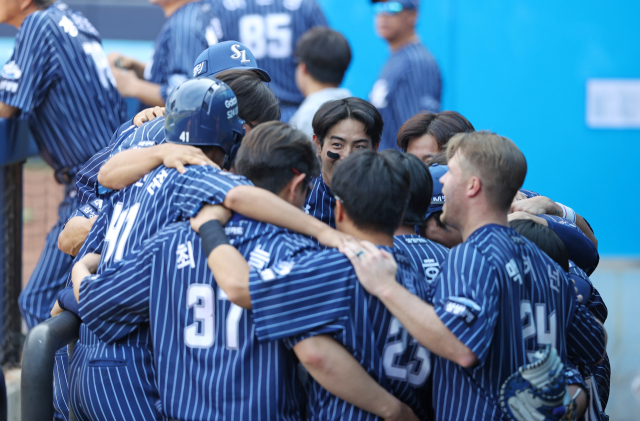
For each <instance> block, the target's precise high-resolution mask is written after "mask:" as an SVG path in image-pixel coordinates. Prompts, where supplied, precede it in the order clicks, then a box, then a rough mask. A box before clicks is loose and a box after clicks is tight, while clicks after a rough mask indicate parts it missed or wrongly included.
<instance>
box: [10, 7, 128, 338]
mask: <svg viewBox="0 0 640 421" xmlns="http://www.w3.org/2000/svg"><path fill="white" fill-rule="evenodd" d="M2 12H3V13H2V15H1V16H2V23H8V24H10V25H13V26H15V27H16V28H17V29H18V34H17V35H16V41H15V46H14V49H13V54H12V55H11V59H10V60H9V62H8V63H7V64H5V65H4V67H3V68H2V71H1V72H0V117H5V118H10V117H18V116H19V118H22V119H26V120H27V121H28V122H29V127H30V129H31V133H32V135H33V137H34V139H35V140H36V143H37V144H38V148H39V149H40V153H41V155H42V156H43V158H44V159H45V161H46V162H47V163H48V164H49V165H51V167H53V169H54V170H55V174H56V180H58V182H59V183H61V184H63V185H64V187H65V198H64V200H63V201H62V203H61V204H60V206H59V208H58V215H59V218H60V219H59V220H58V222H57V223H56V225H55V226H54V227H53V228H52V230H51V231H50V232H49V234H48V235H47V239H46V242H45V246H44V250H43V252H42V255H41V256H40V260H39V261H38V265H37V266H36V268H35V270H34V271H33V274H32V275H31V278H30V279H29V282H28V284H27V286H26V287H25V289H24V291H23V292H22V294H21V295H20V299H19V304H20V310H21V312H22V315H23V317H24V318H25V320H26V322H27V326H28V327H29V328H31V327H33V326H35V325H36V324H38V323H39V322H41V321H43V320H45V319H47V318H48V317H49V311H50V310H51V307H52V305H53V302H54V301H55V294H57V292H58V289H59V288H60V287H61V286H62V284H63V283H64V277H65V274H66V273H67V272H68V271H69V269H70V265H71V259H70V258H69V256H66V255H65V254H63V253H61V252H60V251H59V250H58V247H57V240H58V234H59V233H60V230H61V229H62V224H63V223H64V222H66V220H67V219H68V217H69V215H70V214H71V212H73V211H74V210H75V209H76V208H77V207H78V206H77V200H78V199H77V197H76V196H75V190H74V188H73V183H72V180H73V177H74V176H75V174H76V172H77V171H78V169H79V168H80V167H81V166H82V164H84V162H85V161H86V160H87V159H89V158H91V156H92V155H93V154H95V153H96V152H98V151H99V150H100V149H102V148H104V147H105V146H106V145H107V142H108V140H109V138H110V137H111V135H112V134H113V132H114V131H115V130H116V129H117V128H118V126H119V125H120V124H122V122H123V121H124V120H125V119H126V109H125V104H124V100H123V99H122V97H120V95H119V94H118V92H117V91H116V88H115V82H114V79H113V74H112V73H111V70H110V69H109V63H108V61H107V57H106V55H105V53H104V51H103V50H102V44H101V42H102V41H101V38H100V35H99V34H98V32H97V31H96V30H95V28H94V27H93V26H92V25H91V23H90V22H89V21H88V20H87V19H86V18H85V17H84V16H82V15H81V14H78V13H76V12H74V11H72V10H70V9H69V8H68V7H67V5H66V4H64V3H61V2H55V3H54V2H53V1H47V0H31V1H26V2H23V3H21V7H18V6H15V7H10V5H8V4H7V5H4V6H2ZM96 110H101V112H99V113H97V114H96V113H95V111H96Z"/></svg>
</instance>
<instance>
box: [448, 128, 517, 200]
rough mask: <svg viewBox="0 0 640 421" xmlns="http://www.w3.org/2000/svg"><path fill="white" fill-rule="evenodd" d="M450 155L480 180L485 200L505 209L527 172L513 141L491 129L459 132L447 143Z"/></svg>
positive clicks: (462, 167)
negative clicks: (487, 130) (489, 130)
mask: <svg viewBox="0 0 640 421" xmlns="http://www.w3.org/2000/svg"><path fill="white" fill-rule="evenodd" d="M454 155H455V156H456V157H457V158H458V160H459V163H460V167H461V169H462V170H463V171H464V172H465V173H466V174H467V175H469V176H477V177H478V178H479V179H480V180H481V182H482V188H483V189H484V191H485V197H486V199H487V203H488V204H490V205H491V206H494V207H495V208H496V209H499V210H501V211H508V210H509V209H510V207H511V202H512V201H513V198H514V197H515V195H516V193H517V192H518V189H519V188H520V187H522V184H523V183H524V178H525V176H526V175H527V161H526V159H525V157H524V155H523V154H522V152H521V151H520V149H518V147H517V146H516V144H515V143H513V142H512V141H511V140H509V139H507V138H506V137H504V136H499V135H497V134H495V133H490V132H484V131H482V132H471V133H461V134H457V135H455V136H453V137H452V138H451V140H450V141H449V144H448V145H447V158H448V160H449V161H451V159H452V157H453V156H454Z"/></svg>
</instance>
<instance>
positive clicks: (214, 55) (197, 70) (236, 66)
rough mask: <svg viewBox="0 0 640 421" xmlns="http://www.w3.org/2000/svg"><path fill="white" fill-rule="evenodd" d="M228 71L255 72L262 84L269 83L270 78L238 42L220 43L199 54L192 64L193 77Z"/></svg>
mask: <svg viewBox="0 0 640 421" xmlns="http://www.w3.org/2000/svg"><path fill="white" fill-rule="evenodd" d="M230 69H233V70H255V71H256V72H258V74H259V75H260V78H261V79H262V80H263V81H264V82H271V76H269V73H267V72H266V71H265V70H263V69H261V68H260V67H258V62H257V61H256V58H255V57H254V56H253V53H252V52H251V50H250V49H249V48H247V46H246V45H244V44H241V43H239V42H238V41H224V42H220V43H217V44H214V45H212V46H211V47H209V48H207V49H206V50H204V51H203V52H202V53H200V55H199V56H198V58H197V59H196V61H195V62H194V64H193V77H194V78H195V77H211V76H214V75H215V74H217V73H220V72H222V71H224V70H230Z"/></svg>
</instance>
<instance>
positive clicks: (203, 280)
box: [81, 214, 317, 421]
mask: <svg viewBox="0 0 640 421" xmlns="http://www.w3.org/2000/svg"><path fill="white" fill-rule="evenodd" d="M225 230H226V232H227V234H228V236H229V240H230V242H231V244H233V245H234V246H235V247H237V248H238V250H239V251H240V252H241V253H242V254H243V255H244V257H245V258H246V259H247V260H248V262H249V264H250V265H251V266H252V267H255V268H258V269H262V268H265V267H270V266H272V265H274V264H276V267H277V262H279V261H282V260H284V259H289V258H292V257H295V256H296V255H298V254H300V253H303V252H307V251H310V250H317V249H316V247H315V245H314V242H312V241H311V240H309V239H307V238H305V237H303V236H301V235H298V234H292V233H290V232H289V231H287V230H284V229H281V228H277V227H275V226H272V225H268V224H264V223H261V222H257V221H254V220H251V219H247V218H245V217H243V216H241V215H237V214H236V215H235V216H234V218H233V220H232V221H230V223H229V224H227V227H226V229H225ZM282 267H283V268H284V267H286V266H282ZM81 294H82V297H83V299H86V300H88V305H89V304H90V305H91V308H92V311H91V312H88V313H87V315H86V316H85V319H84V321H85V322H86V323H87V325H88V326H89V327H90V328H92V329H93V330H94V332H96V333H98V335H99V336H100V338H102V339H104V340H108V341H114V340H118V339H119V338H121V337H123V336H124V335H127V334H128V333H129V332H131V331H132V330H135V329H137V328H138V327H139V326H140V325H144V324H150V327H151V332H152V334H151V336H152V338H153V352H154V360H155V368H156V384H157V386H158V390H159V393H160V399H161V402H162V404H161V406H162V410H163V413H164V415H165V416H167V417H169V418H174V419H180V420H216V419H220V420H231V419H238V420H240V419H241V420H259V419H261V420H274V421H275V420H299V419H300V418H301V411H300V408H299V405H300V402H299V396H298V393H297V387H296V385H297V377H296V373H295V358H294V357H293V355H291V352H290V351H289V350H288V349H287V348H286V347H285V346H284V344H283V343H282V341H270V342H262V343H259V342H258V341H257V339H256V337H255V334H254V330H255V326H254V324H253V317H252V315H251V311H248V310H244V309H242V308H241V307H238V306H237V305H235V304H233V303H231V302H230V301H229V300H228V298H227V296H226V294H225V293H224V292H223V291H222V290H221V289H220V288H219V287H218V286H217V285H216V282H215V280H214V278H213V276H212V275H211V272H210V271H209V268H208V267H207V259H206V256H205V255H204V252H203V251H202V244H201V240H200V237H199V236H198V235H197V234H196V233H195V232H193V230H192V229H191V227H190V226H189V223H188V222H178V223H176V224H172V225H170V226H169V227H168V228H166V229H164V230H162V231H161V232H160V233H158V234H157V235H156V236H154V237H152V238H150V239H148V240H146V241H145V242H144V243H143V245H142V246H141V248H140V251H139V252H136V253H134V254H132V255H129V256H127V258H125V259H124V260H122V261H120V262H118V263H116V264H115V265H113V266H112V267H111V268H109V269H108V270H107V271H105V272H104V273H103V274H102V275H99V276H95V277H92V278H87V279H85V281H84V282H83V284H82V287H81Z"/></svg>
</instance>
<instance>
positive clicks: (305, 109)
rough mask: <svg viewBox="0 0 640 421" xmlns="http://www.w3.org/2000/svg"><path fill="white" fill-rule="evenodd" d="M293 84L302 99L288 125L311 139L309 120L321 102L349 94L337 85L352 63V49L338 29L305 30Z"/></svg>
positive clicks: (297, 53)
mask: <svg viewBox="0 0 640 421" xmlns="http://www.w3.org/2000/svg"><path fill="white" fill-rule="evenodd" d="M296 60H297V61H298V67H297V68H296V84H297V85H298V88H299V89H300V92H302V95H304V97H305V99H304V101H302V104H300V108H298V111H296V113H295V114H294V115H293V117H291V120H289V124H291V125H292V126H293V127H295V128H297V129H298V130H301V131H303V132H304V133H305V134H306V135H307V136H309V140H311V139H312V138H313V127H311V122H312V121H313V116H314V115H316V111H318V109H319V108H320V106H321V105H322V104H324V103H325V102H327V101H333V100H335V99H343V98H348V97H350V96H351V92H350V91H349V90H348V89H343V88H339V86H340V84H341V83H342V79H344V74H345V72H346V71H347V68H348V67H349V63H351V48H350V47H349V43H348V42H347V40H346V39H345V37H344V36H342V34H341V33H340V32H337V31H334V30H333V29H329V28H323V27H317V28H312V29H310V30H309V31H307V32H306V33H305V34H304V35H303V36H302V38H300V41H298V46H297V47H296Z"/></svg>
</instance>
